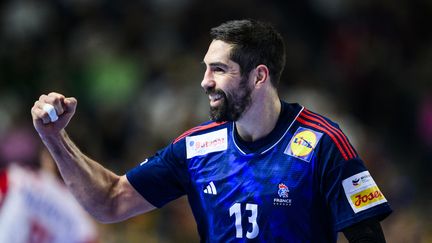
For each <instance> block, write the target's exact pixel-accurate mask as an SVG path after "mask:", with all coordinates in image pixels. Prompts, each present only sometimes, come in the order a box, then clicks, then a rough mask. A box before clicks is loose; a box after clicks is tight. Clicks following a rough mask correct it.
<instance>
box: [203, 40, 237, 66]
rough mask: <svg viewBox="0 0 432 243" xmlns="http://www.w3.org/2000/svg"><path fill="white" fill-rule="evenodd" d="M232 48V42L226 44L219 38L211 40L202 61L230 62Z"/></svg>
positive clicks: (208, 62)
mask: <svg viewBox="0 0 432 243" xmlns="http://www.w3.org/2000/svg"><path fill="white" fill-rule="evenodd" d="M232 48H233V46H232V44H228V43H226V42H223V41H221V40H213V41H212V42H211V43H210V46H209V48H208V50H207V53H206V55H205V57H204V63H206V64H210V63H216V62H220V63H226V64H228V63H229V62H230V53H231V49H232Z"/></svg>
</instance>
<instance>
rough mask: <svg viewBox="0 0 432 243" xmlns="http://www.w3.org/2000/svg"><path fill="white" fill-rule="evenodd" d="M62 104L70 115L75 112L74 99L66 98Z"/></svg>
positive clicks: (75, 101)
mask: <svg viewBox="0 0 432 243" xmlns="http://www.w3.org/2000/svg"><path fill="white" fill-rule="evenodd" d="M63 102H64V104H65V106H66V109H67V111H68V112H71V113H74V112H75V109H76V106H77V104H78V101H77V99H75V98H74V97H68V98H65V99H64V101H63Z"/></svg>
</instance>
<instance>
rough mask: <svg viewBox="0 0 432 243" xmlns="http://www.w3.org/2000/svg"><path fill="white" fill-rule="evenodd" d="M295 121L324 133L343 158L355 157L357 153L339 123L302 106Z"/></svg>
mask: <svg viewBox="0 0 432 243" xmlns="http://www.w3.org/2000/svg"><path fill="white" fill-rule="evenodd" d="M296 121H297V122H298V123H299V126H302V127H305V128H308V129H311V130H313V131H316V132H319V133H321V134H324V136H325V137H327V138H328V140H329V141H330V143H333V144H334V145H335V146H336V147H337V149H338V151H339V152H340V154H341V155H342V157H343V158H344V160H350V159H354V158H356V157H357V153H356V151H355V150H354V148H353V147H352V145H351V143H350V142H349V140H348V138H347V136H346V135H345V134H344V133H343V132H342V130H341V129H340V128H339V125H338V124H337V123H335V122H333V121H332V120H330V119H329V118H327V117H325V116H323V115H320V114H317V113H315V112H312V111H310V110H308V109H306V108H303V109H302V111H301V112H300V113H299V114H298V116H297V118H296Z"/></svg>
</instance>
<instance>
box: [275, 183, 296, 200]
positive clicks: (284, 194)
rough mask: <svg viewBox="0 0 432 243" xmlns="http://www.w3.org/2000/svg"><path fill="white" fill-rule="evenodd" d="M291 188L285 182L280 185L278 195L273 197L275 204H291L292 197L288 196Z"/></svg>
mask: <svg viewBox="0 0 432 243" xmlns="http://www.w3.org/2000/svg"><path fill="white" fill-rule="evenodd" d="M288 192H289V189H288V187H287V186H286V185H285V184H284V183H279V185H278V191H277V193H278V196H279V197H275V198H273V205H275V206H291V201H292V200H291V199H290V198H288Z"/></svg>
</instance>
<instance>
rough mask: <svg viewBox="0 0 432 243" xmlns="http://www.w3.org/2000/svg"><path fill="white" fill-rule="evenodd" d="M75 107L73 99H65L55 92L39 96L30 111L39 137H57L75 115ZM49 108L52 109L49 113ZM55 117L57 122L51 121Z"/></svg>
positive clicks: (75, 103)
mask: <svg viewBox="0 0 432 243" xmlns="http://www.w3.org/2000/svg"><path fill="white" fill-rule="evenodd" d="M76 106H77V100H76V99H75V98H73V97H69V98H66V97H65V96H64V95H62V94H59V93H55V92H51V93H49V94H48V95H41V96H40V97H39V100H37V101H36V102H35V103H34V105H33V107H32V109H31V114H32V118H33V125H34V127H35V128H36V131H37V132H38V133H39V135H40V136H41V137H47V136H53V135H57V134H58V133H59V132H60V131H61V130H62V129H63V128H65V127H66V126H67V124H68V123H69V121H70V119H71V118H72V116H73V115H74V114H75V109H76ZM50 108H54V110H51V112H50ZM54 112H55V113H54ZM49 113H51V114H49ZM56 115H57V116H58V120H55V121H52V118H53V117H55V116H56Z"/></svg>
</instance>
